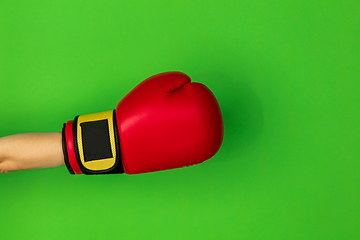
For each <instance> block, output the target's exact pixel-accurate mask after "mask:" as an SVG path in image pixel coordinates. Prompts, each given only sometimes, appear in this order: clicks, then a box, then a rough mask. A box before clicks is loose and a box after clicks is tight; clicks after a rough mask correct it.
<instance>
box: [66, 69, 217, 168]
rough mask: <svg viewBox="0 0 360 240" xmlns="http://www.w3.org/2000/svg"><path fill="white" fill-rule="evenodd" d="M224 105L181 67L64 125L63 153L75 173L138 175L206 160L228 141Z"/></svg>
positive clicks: (158, 76)
mask: <svg viewBox="0 0 360 240" xmlns="http://www.w3.org/2000/svg"><path fill="white" fill-rule="evenodd" d="M223 133H224V130H223V119H222V115H221V111H220V107H219V104H218V102H217V100H216V98H215V96H214V95H213V94H212V92H211V91H210V90H209V89H208V88H207V87H206V86H205V85H203V84H201V83H196V82H191V79H190V77H189V76H187V75H186V74H184V73H181V72H166V73H160V74H157V75H155V76H152V77H150V78H148V79H146V80H144V81H143V82H141V83H140V84H139V85H137V86H136V87H135V88H134V89H133V90H132V91H130V92H129V93H128V94H127V95H126V96H125V97H124V98H123V99H122V100H121V101H120V102H119V103H118V105H117V107H116V109H115V110H112V111H106V112H101V113H95V114H88V115H81V116H77V117H75V119H74V120H71V121H68V122H67V123H65V124H64V127H63V131H62V139H63V141H62V142H63V152H64V159H65V163H66V166H67V168H68V170H69V172H70V173H72V174H82V173H84V174H110V173H124V172H125V173H127V174H138V173H146V172H154V171H160V170H166V169H172V168H180V167H184V166H191V165H194V164H198V163H201V162H203V161H205V160H207V159H209V158H211V157H212V156H213V155H215V153H216V152H217V151H218V150H219V148H220V146H221V143H222V140H223Z"/></svg>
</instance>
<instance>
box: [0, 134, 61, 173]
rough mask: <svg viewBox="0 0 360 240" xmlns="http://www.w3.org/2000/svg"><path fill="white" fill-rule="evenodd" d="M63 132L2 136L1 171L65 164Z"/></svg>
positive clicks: (0, 142)
mask: <svg viewBox="0 0 360 240" xmlns="http://www.w3.org/2000/svg"><path fill="white" fill-rule="evenodd" d="M61 138H62V136H61V133H59V132H53V133H21V134H15V135H10V136H6V137H1V138H0V173H8V172H12V171H19V170H27V169H39V168H51V167H59V166H62V165H64V164H65V163H64V155H63V152H62V143H61Z"/></svg>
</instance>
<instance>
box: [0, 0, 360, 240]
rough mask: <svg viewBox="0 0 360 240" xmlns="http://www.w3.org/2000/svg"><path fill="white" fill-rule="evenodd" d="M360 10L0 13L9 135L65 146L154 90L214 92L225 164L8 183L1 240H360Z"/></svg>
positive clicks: (199, 7)
mask: <svg viewBox="0 0 360 240" xmlns="http://www.w3.org/2000/svg"><path fill="white" fill-rule="evenodd" d="M359 42H360V3H359V1H357V0H356V1H355V0H354V1H323V0H318V1H314V0H309V1H299V0H298V1H287V0H276V1H266V0H260V1H252V0H242V1H235V0H234V1H226V0H222V1H217V0H212V1H186V0H181V1H180V0H176V1H145V0H144V1H0V116H1V118H0V136H6V135H10V134H16V133H22V132H48V131H61V128H62V124H63V123H64V122H65V121H67V120H70V119H73V118H74V116H76V115H79V114H88V113H93V112H98V111H105V110H111V109H114V108H115V106H116V104H117V102H118V101H119V100H120V99H121V98H122V97H123V96H124V95H125V94H126V93H127V92H128V91H130V90H131V89H132V88H133V87H134V86H136V84H138V83H139V82H140V81H142V80H143V79H145V78H147V77H149V76H151V75H153V74H156V73H159V72H164V71H170V70H177V71H183V72H185V73H187V74H188V75H190V77H191V78H192V79H193V81H197V82H202V83H204V84H206V85H207V86H208V87H209V88H210V89H211V90H212V91H213V92H214V94H215V96H216V97H217V99H218V101H219V104H220V106H221V109H222V113H223V117H224V125H225V135H224V142H223V145H222V147H221V149H220V151H219V152H218V154H217V155H215V156H214V157H213V158H212V159H211V160H208V161H206V162H205V163H203V164H200V165H197V166H192V167H189V168H183V169H174V170H168V171H162V172H157V173H148V174H142V175H131V176H129V175H112V176H83V175H81V176H72V175H70V174H69V173H68V172H67V170H66V168H65V167H60V168H54V169H44V170H29V171H22V172H12V173H9V174H2V175H0V204H1V207H0V209H1V213H0V235H1V239H100V238H102V239H286V240H288V239H360V207H359V202H360V193H359V192H360V173H359V171H360V147H359V142H360V141H359V140H360V139H359V133H360V131H359V130H360V127H359V121H360V114H359V107H360V68H359V64H360V47H359Z"/></svg>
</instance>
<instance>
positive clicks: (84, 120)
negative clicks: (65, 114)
mask: <svg viewBox="0 0 360 240" xmlns="http://www.w3.org/2000/svg"><path fill="white" fill-rule="evenodd" d="M118 136H119V134H118V130H117V125H116V116H115V111H113V110H112V111H106V112H100V113H94V114H88V115H81V116H77V117H75V119H74V120H73V121H68V122H67V123H66V124H64V127H63V138H62V140H63V152H64V159H65V164H66V167H67V168H68V170H69V172H70V173H71V174H82V173H84V174H113V173H124V168H123V165H122V162H121V154H120V147H119V146H120V145H119V139H118Z"/></svg>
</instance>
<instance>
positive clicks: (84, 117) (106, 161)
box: [76, 110, 116, 171]
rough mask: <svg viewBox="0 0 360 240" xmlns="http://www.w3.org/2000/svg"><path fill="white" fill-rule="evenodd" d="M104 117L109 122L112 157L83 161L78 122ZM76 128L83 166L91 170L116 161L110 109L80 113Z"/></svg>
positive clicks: (111, 165)
mask: <svg viewBox="0 0 360 240" xmlns="http://www.w3.org/2000/svg"><path fill="white" fill-rule="evenodd" d="M105 119H107V120H108V124H109V136H110V145H111V151H112V154H113V157H112V158H105V159H98V160H93V161H89V162H85V161H84V151H83V145H82V134H81V126H80V124H81V123H83V122H93V121H99V120H105ZM76 128H77V142H78V149H79V155H80V160H81V163H82V165H83V166H84V167H85V168H87V169H89V170H92V171H99V170H106V169H109V168H111V167H113V166H114V165H115V162H116V145H115V135H114V134H115V133H114V123H113V111H112V110H111V111H106V112H100V113H93V114H87V115H81V116H79V117H78V120H77V126H76Z"/></svg>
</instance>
